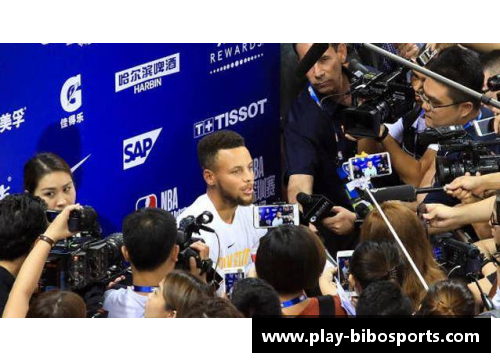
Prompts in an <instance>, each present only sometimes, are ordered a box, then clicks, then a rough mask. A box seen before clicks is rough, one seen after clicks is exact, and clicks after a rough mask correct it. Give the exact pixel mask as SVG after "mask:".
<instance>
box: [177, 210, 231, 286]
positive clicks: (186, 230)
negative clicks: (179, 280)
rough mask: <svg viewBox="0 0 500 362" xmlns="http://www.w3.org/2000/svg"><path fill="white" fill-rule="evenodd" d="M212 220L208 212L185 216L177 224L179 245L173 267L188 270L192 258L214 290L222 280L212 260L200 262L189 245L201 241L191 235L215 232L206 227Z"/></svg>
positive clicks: (211, 215)
mask: <svg viewBox="0 0 500 362" xmlns="http://www.w3.org/2000/svg"><path fill="white" fill-rule="evenodd" d="M213 219H214V215H213V214H212V213H211V212H210V211H204V212H202V213H201V214H200V215H198V216H197V217H194V216H191V215H190V216H187V217H185V218H184V219H182V220H181V221H180V223H179V230H178V231H177V245H179V256H178V261H177V263H176V265H175V267H176V268H177V269H183V270H188V271H189V270H190V265H189V260H190V258H191V257H193V258H194V259H195V261H196V267H197V268H199V269H200V270H201V273H202V274H204V273H206V275H207V282H208V283H209V284H212V285H213V286H214V287H216V289H217V288H218V287H219V285H220V283H222V281H223V280H224V279H223V278H222V277H221V276H220V274H219V273H217V272H216V270H215V269H214V267H213V261H212V259H205V260H202V259H201V258H200V254H199V252H198V251H197V250H195V249H193V248H191V245H192V244H193V243H195V242H197V241H202V242H204V241H203V239H201V238H194V237H193V234H198V235H199V234H200V231H201V230H204V231H206V232H209V233H215V230H214V229H212V228H210V227H208V226H206V224H210V223H211V222H212V221H213Z"/></svg>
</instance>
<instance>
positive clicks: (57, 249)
mask: <svg viewBox="0 0 500 362" xmlns="http://www.w3.org/2000/svg"><path fill="white" fill-rule="evenodd" d="M122 245H123V235H122V234H121V233H116V234H112V235H110V236H108V237H107V238H105V239H101V238H96V237H93V236H90V235H89V236H81V237H73V238H68V239H66V240H63V241H61V242H58V243H57V244H56V245H55V246H54V247H53V248H52V250H51V251H50V254H49V256H48V258H47V261H46V262H45V266H44V269H43V273H42V276H41V278H40V282H39V287H40V290H41V291H50V290H54V289H59V290H72V291H79V290H82V289H84V288H87V287H89V286H91V285H95V284H102V285H105V284H107V283H108V282H110V281H112V280H114V279H116V278H117V277H118V276H120V275H122V274H124V273H125V272H126V270H127V269H128V266H127V265H126V264H125V261H124V259H123V255H122V251H121V247H122Z"/></svg>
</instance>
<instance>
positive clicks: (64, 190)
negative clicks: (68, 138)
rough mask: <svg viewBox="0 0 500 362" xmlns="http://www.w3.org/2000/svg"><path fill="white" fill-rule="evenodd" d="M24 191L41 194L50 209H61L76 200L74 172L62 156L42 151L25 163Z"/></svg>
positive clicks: (36, 194)
mask: <svg viewBox="0 0 500 362" xmlns="http://www.w3.org/2000/svg"><path fill="white" fill-rule="evenodd" d="M24 191H25V192H27V193H29V194H32V195H35V196H39V197H40V198H42V199H43V200H44V201H45V202H46V203H47V207H48V209H49V210H55V211H61V210H63V209H64V208H65V207H66V206H68V205H74V204H75V202H76V190H75V185H74V182H73V173H72V172H71V169H70V167H69V166H68V164H67V163H66V161H64V160H63V159H62V158H61V157H59V156H57V155H55V154H53V153H40V154H38V155H36V156H35V157H33V158H31V159H30V160H29V161H28V162H26V164H25V165H24Z"/></svg>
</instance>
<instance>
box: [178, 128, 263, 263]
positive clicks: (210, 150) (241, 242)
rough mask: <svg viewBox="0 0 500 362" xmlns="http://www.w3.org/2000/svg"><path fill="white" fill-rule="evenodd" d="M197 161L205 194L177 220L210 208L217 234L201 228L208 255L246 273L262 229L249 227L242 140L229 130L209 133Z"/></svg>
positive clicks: (249, 192)
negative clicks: (203, 182)
mask: <svg viewBox="0 0 500 362" xmlns="http://www.w3.org/2000/svg"><path fill="white" fill-rule="evenodd" d="M198 160H199V162H200V166H201V168H202V170H203V178H204V180H205V182H206V184H207V193H206V194H204V195H202V196H200V197H198V198H197V199H196V201H195V202H194V203H193V204H192V205H191V206H189V207H188V208H187V209H186V210H185V211H184V212H183V213H182V214H181V215H180V216H179V218H178V219H177V223H179V222H180V221H181V220H182V219H183V218H185V217H187V216H190V215H192V216H195V217H196V216H198V215H200V214H201V213H202V212H204V211H210V212H211V213H212V214H213V216H214V219H213V221H212V222H211V223H210V224H208V226H209V227H210V228H212V229H214V230H215V231H216V234H217V235H216V234H213V233H209V232H205V231H201V237H202V238H203V240H204V241H205V242H206V243H207V245H208V246H209V248H210V258H211V259H212V260H213V261H214V263H217V266H218V267H219V268H221V269H226V268H234V267H244V268H245V271H246V272H247V273H248V271H249V268H250V266H251V265H252V264H253V256H254V255H255V253H256V252H257V248H258V246H259V240H260V238H261V237H262V236H263V235H264V234H265V233H266V231H265V230H262V229H255V228H254V226H253V212H252V211H253V210H252V207H251V205H252V203H253V200H254V169H253V159H252V157H251V156H250V152H249V151H248V149H247V148H246V147H245V140H244V139H243V137H241V136H240V135H239V134H237V133H235V132H232V131H219V132H215V133H212V134H210V135H208V136H206V137H205V138H203V139H202V140H201V141H200V143H199V144H198ZM217 236H218V238H217Z"/></svg>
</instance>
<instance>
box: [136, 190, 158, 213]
mask: <svg viewBox="0 0 500 362" xmlns="http://www.w3.org/2000/svg"><path fill="white" fill-rule="evenodd" d="M148 207H158V200H157V199H156V195H155V194H151V195H148V196H145V197H141V198H140V199H139V200H137V202H136V204H135V209H136V210H139V209H145V208H148Z"/></svg>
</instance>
